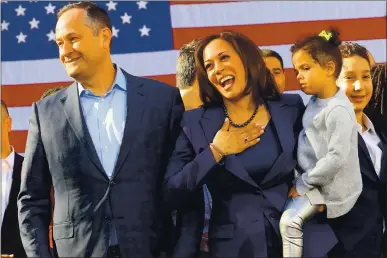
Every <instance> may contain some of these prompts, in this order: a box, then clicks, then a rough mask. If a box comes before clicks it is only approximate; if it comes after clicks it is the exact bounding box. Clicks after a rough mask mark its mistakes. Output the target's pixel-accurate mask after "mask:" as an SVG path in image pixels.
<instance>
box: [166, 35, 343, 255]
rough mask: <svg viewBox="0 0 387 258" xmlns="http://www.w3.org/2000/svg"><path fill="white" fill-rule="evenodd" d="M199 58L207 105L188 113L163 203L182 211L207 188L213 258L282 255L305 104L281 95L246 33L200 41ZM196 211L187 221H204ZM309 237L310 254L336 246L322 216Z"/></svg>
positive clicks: (308, 231) (312, 225) (201, 88)
mask: <svg viewBox="0 0 387 258" xmlns="http://www.w3.org/2000/svg"><path fill="white" fill-rule="evenodd" d="M195 60H196V63H197V65H196V67H197V69H198V70H197V73H198V79H199V91H200V96H201V99H202V101H203V103H204V105H203V106H202V107H200V108H197V109H194V110H190V111H187V112H185V113H184V116H183V120H182V122H181V127H182V132H181V134H180V136H179V138H178V140H177V142H176V146H175V150H174V152H173V155H172V158H171V159H170V161H169V164H168V168H167V173H166V176H165V197H166V198H167V200H166V203H168V205H170V206H171V207H172V208H175V209H177V210H178V209H185V208H187V205H188V206H189V203H190V202H191V201H192V200H191V198H192V193H194V192H196V191H197V190H198V189H200V188H201V187H202V186H203V185H204V184H206V185H207V187H208V189H209V190H210V192H211V195H212V203H213V205H212V214H211V226H210V228H209V251H210V255H211V257H241V258H242V257H243V258H244V257H281V255H282V254H281V240H280V235H279V219H280V217H281V213H282V208H283V206H284V205H285V202H286V200H287V194H288V191H289V185H291V182H292V181H293V180H294V173H293V171H294V168H295V166H296V157H295V155H294V153H295V148H296V140H297V137H298V134H299V132H300V130H301V128H302V125H301V118H302V115H303V112H304V108H305V107H304V104H303V101H302V99H301V97H300V96H299V95H297V94H279V93H278V90H277V88H276V84H275V81H274V78H273V76H272V75H271V73H270V71H269V69H268V68H267V67H266V65H265V62H264V60H263V57H262V56H261V54H260V51H257V48H256V45H255V44H254V42H253V41H251V40H250V39H249V38H247V37H246V36H244V35H242V34H239V33H235V32H221V33H219V34H214V35H210V36H208V37H206V38H204V39H202V40H201V42H200V44H199V46H198V49H197V51H196V53H195ZM196 214H197V216H196V218H195V217H194V216H192V217H191V218H190V220H188V222H187V223H192V224H194V221H195V219H196V220H197V221H200V220H202V218H203V213H202V211H201V210H199V209H198V210H197V213H196ZM305 238H306V239H307V240H308V241H306V243H305V245H306V246H307V248H306V249H305V250H306V252H305V255H306V256H307V257H309V256H310V257H312V256H314V257H322V256H324V255H326V254H327V253H328V251H329V250H330V249H331V248H332V247H333V246H334V245H335V244H336V243H337V239H336V237H335V235H334V234H333V231H332V230H331V228H330V227H329V225H328V224H327V223H325V222H324V221H323V220H321V221H317V218H316V219H315V220H314V221H313V222H312V221H311V223H309V225H308V226H307V228H306V229H305ZM322 239H323V240H322ZM317 241H318V242H319V245H316V244H315V243H316V242H317Z"/></svg>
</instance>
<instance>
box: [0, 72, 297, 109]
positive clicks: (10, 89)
mask: <svg viewBox="0 0 387 258" xmlns="http://www.w3.org/2000/svg"><path fill="white" fill-rule="evenodd" d="M285 75H286V80H287V82H288V88H287V90H298V89H299V88H298V86H297V83H296V77H295V74H294V72H293V69H291V68H288V69H285ZM147 78H151V79H155V80H158V81H161V82H164V83H166V84H169V85H172V86H175V85H176V77H175V75H174V74H168V75H157V76H148V77H147ZM70 84H71V82H60V83H45V84H24V85H4V86H2V94H3V95H2V98H3V100H4V101H5V103H6V104H7V106H8V107H22V106H31V105H32V103H33V102H36V101H38V100H39V99H40V96H41V95H42V93H43V92H44V91H45V90H47V89H49V88H53V87H57V86H66V85H70ZM26 93H28V94H26ZM15 96H18V97H17V98H15Z"/></svg>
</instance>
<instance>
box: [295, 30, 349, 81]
mask: <svg viewBox="0 0 387 258" xmlns="http://www.w3.org/2000/svg"><path fill="white" fill-rule="evenodd" d="M339 35H340V33H339V32H338V31H337V30H336V29H328V30H327V31H325V30H324V31H322V32H320V33H319V34H315V35H310V36H307V37H305V38H304V39H302V40H300V41H298V42H297V43H296V44H294V45H293V46H292V47H291V48H290V51H291V52H292V54H293V55H294V53H296V52H297V51H299V50H304V51H306V52H308V53H309V54H310V55H311V57H312V58H313V60H314V61H316V62H317V63H318V64H319V65H321V66H322V67H326V65H327V64H328V62H330V61H332V62H334V63H335V66H336V68H335V77H336V78H337V77H339V75H340V72H341V67H342V66H343V60H342V58H341V54H340V50H339V46H340V44H341V41H340V39H339Z"/></svg>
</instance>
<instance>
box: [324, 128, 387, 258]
mask: <svg viewBox="0 0 387 258" xmlns="http://www.w3.org/2000/svg"><path fill="white" fill-rule="evenodd" d="M378 135H379V137H380V139H381V145H380V146H381V148H382V150H383V155H382V161H381V169H380V178H379V177H378V175H377V174H376V171H375V168H374V165H373V163H372V160H371V157H370V154H369V152H368V149H367V146H366V143H365V142H364V140H363V138H362V137H361V135H360V134H359V137H358V151H359V161H360V171H361V175H362V180H363V191H362V193H361V194H360V196H359V198H358V200H357V202H356V204H355V206H354V207H353V208H352V209H351V210H350V211H349V212H348V213H347V214H345V215H344V216H341V217H339V218H336V219H332V220H329V222H330V224H331V225H332V228H333V229H334V232H335V233H336V235H337V237H338V238H339V241H340V243H341V244H342V245H343V247H344V249H345V250H346V251H352V250H354V249H356V250H357V251H360V249H362V250H364V253H368V254H369V255H371V254H374V255H379V256H380V250H375V249H376V248H379V247H384V248H386V247H387V242H386V234H385V235H384V237H383V232H382V229H383V218H384V219H385V220H387V207H386V206H387V205H386V202H387V197H386V193H387V136H386V134H384V133H382V132H379V133H378ZM366 238H369V239H370V241H368V242H369V243H371V244H372V245H375V246H376V247H374V246H372V247H369V246H359V245H358V243H359V242H360V241H362V240H364V239H366ZM383 242H384V243H383ZM332 255H333V256H335V253H333V254H332Z"/></svg>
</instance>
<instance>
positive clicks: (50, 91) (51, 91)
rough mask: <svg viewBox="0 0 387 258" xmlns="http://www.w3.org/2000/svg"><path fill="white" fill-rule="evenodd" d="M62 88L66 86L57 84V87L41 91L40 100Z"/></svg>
mask: <svg viewBox="0 0 387 258" xmlns="http://www.w3.org/2000/svg"><path fill="white" fill-rule="evenodd" d="M64 88H66V87H65V86H58V87H53V88H49V89H47V90H45V91H44V92H43V94H42V96H40V100H42V99H44V98H46V97H48V96H51V95H53V94H54V93H57V92H58V91H60V90H63V89H64Z"/></svg>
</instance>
